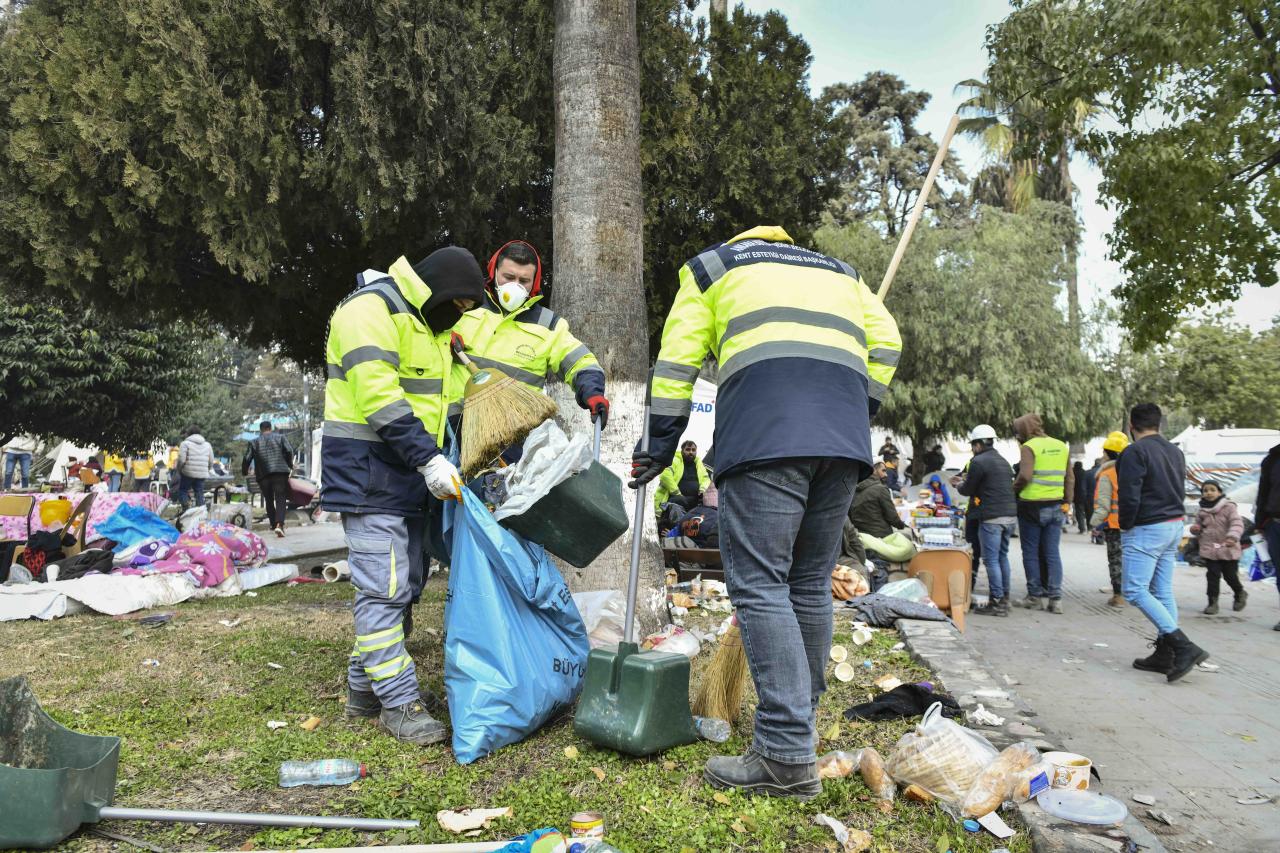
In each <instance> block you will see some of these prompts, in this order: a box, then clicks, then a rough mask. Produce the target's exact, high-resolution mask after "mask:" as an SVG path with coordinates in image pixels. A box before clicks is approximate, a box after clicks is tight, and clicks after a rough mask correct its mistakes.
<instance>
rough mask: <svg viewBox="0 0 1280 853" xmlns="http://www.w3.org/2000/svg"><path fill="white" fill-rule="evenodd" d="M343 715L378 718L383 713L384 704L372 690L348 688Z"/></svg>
mask: <svg viewBox="0 0 1280 853" xmlns="http://www.w3.org/2000/svg"><path fill="white" fill-rule="evenodd" d="M343 713H344V714H346V715H347V716H348V717H376V716H378V714H380V713H382V703H381V702H379V701H378V697H377V696H376V695H374V692H373V691H372V690H353V689H352V688H351V687H350V686H348V687H347V705H346V707H345V708H343Z"/></svg>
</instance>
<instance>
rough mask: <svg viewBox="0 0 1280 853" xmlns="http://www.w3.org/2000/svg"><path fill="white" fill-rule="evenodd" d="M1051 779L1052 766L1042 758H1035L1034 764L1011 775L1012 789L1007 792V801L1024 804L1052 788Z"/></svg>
mask: <svg viewBox="0 0 1280 853" xmlns="http://www.w3.org/2000/svg"><path fill="white" fill-rule="evenodd" d="M1051 779H1053V765H1052V764H1050V763H1049V762H1047V761H1045V760H1044V759H1042V758H1037V759H1036V763H1035V764H1032V765H1031V766H1030V767H1028V768H1026V769H1025V770H1019V771H1018V772H1017V773H1014V774H1013V787H1012V788H1011V789H1010V791H1009V799H1011V800H1015V801H1017V802H1019V803H1025V802H1026V801H1027V800H1029V799H1031V798H1032V797H1035V796H1038V795H1039V794H1040V792H1041V791H1047V790H1048V789H1049V788H1050V787H1052V783H1051V782H1050V780H1051Z"/></svg>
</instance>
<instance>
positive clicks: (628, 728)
mask: <svg viewBox="0 0 1280 853" xmlns="http://www.w3.org/2000/svg"><path fill="white" fill-rule="evenodd" d="M640 447H641V449H642V450H646V451H647V450H648V449H649V404H648V401H647V400H646V402H645V407H644V427H643V432H642V433H641V437H640ZM646 491H647V489H646V488H645V487H644V486H641V487H640V489H639V490H638V491H637V492H636V511H635V519H634V522H633V525H632V531H631V574H630V577H629V578H628V579H627V616H626V623H625V634H624V635H623V641H622V642H621V643H618V648H617V649H616V650H614V649H592V650H591V654H590V655H589V656H588V657H587V674H586V677H585V679H584V680H583V685H582V696H581V698H579V700H578V710H577V713H576V714H575V715H574V719H573V730H574V732H576V733H577V734H578V736H579V737H582V738H584V739H585V740H589V741H591V742H592V743H594V744H596V745H597V746H605V747H608V748H609V749H613V750H617V751H618V752H624V753H626V754H628V755H652V754H653V753H655V752H661V751H662V750H664V749H669V748H670V747H673V746H680V745H681V744H686V743H693V742H694V741H695V740H697V739H698V732H697V729H695V728H694V725H693V715H692V714H690V712H689V659H688V658H687V657H685V656H684V655H679V654H670V653H667V652H657V651H649V652H642V651H640V649H639V647H638V646H637V645H636V642H635V631H636V624H635V623H636V594H637V592H638V588H639V586H640V537H641V536H642V535H643V533H644V511H645V492H646Z"/></svg>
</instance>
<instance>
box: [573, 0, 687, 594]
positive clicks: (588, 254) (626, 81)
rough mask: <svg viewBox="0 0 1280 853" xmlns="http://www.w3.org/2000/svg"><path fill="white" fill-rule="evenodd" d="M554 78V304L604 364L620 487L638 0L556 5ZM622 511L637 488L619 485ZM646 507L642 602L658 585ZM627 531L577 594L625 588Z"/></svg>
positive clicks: (637, 253) (629, 356) (637, 289)
mask: <svg viewBox="0 0 1280 853" xmlns="http://www.w3.org/2000/svg"><path fill="white" fill-rule="evenodd" d="M555 13H556V30H555V44H554V60H553V65H552V85H553V90H554V99H555V122H556V125H555V131H556V157H555V174H554V179H553V183H552V196H551V199H552V201H551V204H552V218H553V222H552V229H553V232H552V233H553V239H554V241H555V262H554V263H555V267H554V273H555V276H554V278H555V287H554V291H555V298H554V299H555V301H554V304H553V306H552V307H553V308H554V309H555V311H556V312H557V313H558V314H560V315H561V316H563V317H564V318H565V319H566V320H568V322H569V325H570V327H571V328H572V329H573V330H574V332H575V333H576V334H577V335H578V336H579V337H580V338H582V340H583V341H584V343H586V344H587V345H588V346H590V347H591V349H592V351H593V352H594V353H595V354H596V356H597V357H598V358H599V359H600V363H601V365H602V366H603V367H604V371H605V375H606V377H607V379H608V395H609V398H610V401H611V403H612V412H611V414H610V417H609V425H608V428H607V429H606V430H605V433H604V436H603V439H602V442H601V460H600V461H601V462H602V463H603V464H605V465H606V466H608V467H609V469H610V470H612V471H613V472H614V473H616V474H618V475H619V477H621V478H622V479H623V481H624V482H625V481H626V480H627V479H629V474H630V460H631V453H632V450H633V449H634V446H635V442H636V439H637V437H638V436H639V435H640V429H641V420H642V412H643V407H644V385H645V377H646V375H647V372H648V363H649V345H648V334H647V331H648V329H647V306H646V302H645V292H644V280H643V270H644V258H643V229H644V206H643V199H642V196H641V185H640V54H639V43H638V39H637V34H636V7H635V0H556V3H555ZM553 395H554V396H555V397H556V399H557V402H558V403H560V407H561V412H562V414H563V415H564V420H565V422H566V423H567V425H568V426H569V427H570V428H571V429H573V430H574V431H585V430H590V429H591V425H590V421H589V419H588V418H587V417H586V416H585V414H584V413H583V412H582V410H581V409H579V408H578V407H577V404H576V403H575V402H574V401H573V398H572V393H571V392H570V391H569V389H567V388H564V387H563V386H561V387H559V388H557V389H553ZM623 491H624V500H625V502H626V503H627V505H628V517H630V512H631V509H632V508H633V507H634V505H635V504H634V497H635V492H634V491H632V490H631V489H626V488H624V490H623ZM651 515H652V514H651V513H646V514H645V517H646V519H647V524H646V533H649V535H647V536H646V537H645V538H646V540H647V541H648V542H649V543H651V547H646V549H645V550H644V552H643V557H642V564H643V565H642V570H641V587H640V589H641V592H640V596H639V598H640V607H639V608H638V612H639V613H641V614H644V613H645V611H646V610H647V609H650V608H647V607H646V599H647V598H649V597H651V596H652V594H653V593H654V592H655V591H656V590H657V587H659V586H660V585H661V577H662V566H661V558H660V552H659V551H658V548H657V540H656V536H655V535H654V533H653V532H651V531H653V523H654V522H653V519H652V517H651ZM630 548H631V540H630V534H628V535H626V536H624V537H622V539H620V540H619V541H618V542H616V543H614V545H613V546H611V547H610V548H609V549H608V550H606V551H605V552H604V553H603V554H602V555H601V556H600V557H599V558H598V559H597V560H596V561H595V562H594V563H592V564H591V565H590V566H588V567H587V568H585V569H582V570H573V569H567V568H566V578H567V579H568V580H569V583H570V585H571V586H572V587H573V588H575V589H623V590H625V589H626V583H627V573H628V570H629V566H630Z"/></svg>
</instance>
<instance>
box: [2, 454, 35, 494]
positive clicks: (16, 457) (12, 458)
mask: <svg viewBox="0 0 1280 853" xmlns="http://www.w3.org/2000/svg"><path fill="white" fill-rule="evenodd" d="M15 467H17V468H19V469H20V470H21V473H22V488H24V489H25V488H27V487H28V486H30V485H31V454H30V453H14V452H12V451H7V452H6V453H5V454H4V485H3V487H2V488H5V489H7V488H9V486H10V485H11V484H12V483H13V469H14V468H15Z"/></svg>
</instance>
